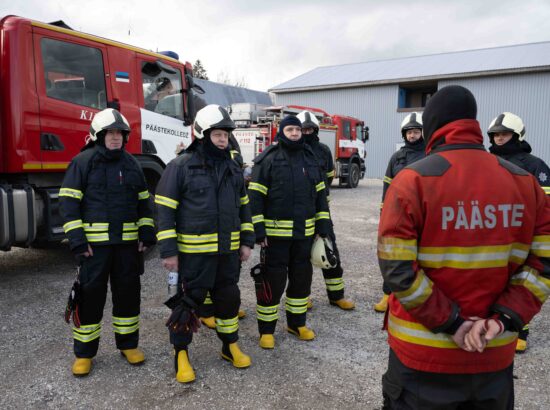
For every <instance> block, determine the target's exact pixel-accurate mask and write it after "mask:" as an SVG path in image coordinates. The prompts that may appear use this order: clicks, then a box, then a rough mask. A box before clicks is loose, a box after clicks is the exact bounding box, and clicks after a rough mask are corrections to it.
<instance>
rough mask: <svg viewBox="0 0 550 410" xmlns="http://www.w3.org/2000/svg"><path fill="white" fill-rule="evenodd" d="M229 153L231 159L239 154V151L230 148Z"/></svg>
mask: <svg viewBox="0 0 550 410" xmlns="http://www.w3.org/2000/svg"><path fill="white" fill-rule="evenodd" d="M229 154H231V159H234V158H235V157H237V156H239V155H241V154H240V152H239V151H237V150H234V149H232V150H230V151H229Z"/></svg>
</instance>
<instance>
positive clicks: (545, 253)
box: [531, 235, 550, 258]
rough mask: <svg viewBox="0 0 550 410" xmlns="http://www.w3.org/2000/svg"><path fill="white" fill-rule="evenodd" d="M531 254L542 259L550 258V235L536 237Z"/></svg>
mask: <svg viewBox="0 0 550 410" xmlns="http://www.w3.org/2000/svg"><path fill="white" fill-rule="evenodd" d="M531 252H532V253H533V254H535V255H537V256H540V257H542V258H550V235H535V236H534V237H533V243H531Z"/></svg>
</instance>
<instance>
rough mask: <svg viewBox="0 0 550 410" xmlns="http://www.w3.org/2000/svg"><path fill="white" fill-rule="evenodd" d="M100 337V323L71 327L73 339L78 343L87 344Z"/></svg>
mask: <svg viewBox="0 0 550 410" xmlns="http://www.w3.org/2000/svg"><path fill="white" fill-rule="evenodd" d="M100 335H101V323H96V324H93V325H82V326H80V327H79V328H76V327H73V338H74V339H76V340H78V341H79V342H83V343H88V342H91V341H92V340H95V339H97V338H99V336H100Z"/></svg>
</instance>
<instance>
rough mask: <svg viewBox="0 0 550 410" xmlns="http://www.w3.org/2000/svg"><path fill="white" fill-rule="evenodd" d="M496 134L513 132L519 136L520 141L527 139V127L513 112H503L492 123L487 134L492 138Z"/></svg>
mask: <svg viewBox="0 0 550 410" xmlns="http://www.w3.org/2000/svg"><path fill="white" fill-rule="evenodd" d="M496 132H512V133H514V134H516V135H517V136H518V139H519V140H520V141H523V140H524V139H525V125H523V121H522V120H521V118H520V117H518V116H517V115H516V114H512V113H511V112H503V113H502V114H500V115H499V116H498V117H496V118H495V119H494V120H493V121H491V124H489V129H488V130H487V134H488V135H489V137H491V136H492V135H493V134H494V133H496Z"/></svg>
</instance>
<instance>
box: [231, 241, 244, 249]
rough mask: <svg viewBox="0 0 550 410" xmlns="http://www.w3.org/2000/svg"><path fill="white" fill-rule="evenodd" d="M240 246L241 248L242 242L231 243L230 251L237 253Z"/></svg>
mask: <svg viewBox="0 0 550 410" xmlns="http://www.w3.org/2000/svg"><path fill="white" fill-rule="evenodd" d="M240 246H241V241H233V242H231V246H230V248H229V250H231V251H236V250H237V249H239V247H240Z"/></svg>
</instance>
